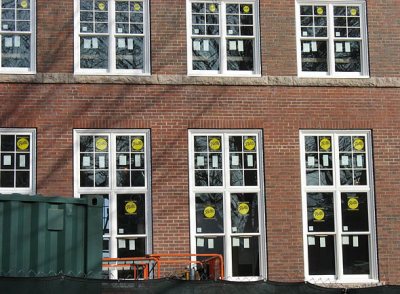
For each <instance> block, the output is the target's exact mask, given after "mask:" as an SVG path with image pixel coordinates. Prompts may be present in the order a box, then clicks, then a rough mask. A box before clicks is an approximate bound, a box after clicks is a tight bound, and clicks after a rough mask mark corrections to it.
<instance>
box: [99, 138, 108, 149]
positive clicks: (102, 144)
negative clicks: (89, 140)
mask: <svg viewBox="0 0 400 294" xmlns="http://www.w3.org/2000/svg"><path fill="white" fill-rule="evenodd" d="M96 148H97V149H98V150H101V151H103V150H106V149H107V140H106V139H104V138H98V139H97V140H96Z"/></svg>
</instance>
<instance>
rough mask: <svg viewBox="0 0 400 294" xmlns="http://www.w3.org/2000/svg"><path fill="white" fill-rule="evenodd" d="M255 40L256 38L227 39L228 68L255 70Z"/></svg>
mask: <svg viewBox="0 0 400 294" xmlns="http://www.w3.org/2000/svg"><path fill="white" fill-rule="evenodd" d="M253 42H254V40H227V63H228V64H227V65H228V70H249V71H252V70H253V68H254V66H253Z"/></svg>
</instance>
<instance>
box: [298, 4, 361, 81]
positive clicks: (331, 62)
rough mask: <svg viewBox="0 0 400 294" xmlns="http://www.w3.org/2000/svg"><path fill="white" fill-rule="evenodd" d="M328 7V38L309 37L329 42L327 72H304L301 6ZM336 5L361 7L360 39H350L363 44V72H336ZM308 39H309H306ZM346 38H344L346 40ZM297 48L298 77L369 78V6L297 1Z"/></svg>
mask: <svg viewBox="0 0 400 294" xmlns="http://www.w3.org/2000/svg"><path fill="white" fill-rule="evenodd" d="M307 4H308V5H326V6H327V9H328V11H327V30H328V33H327V37H309V38H308V39H309V40H315V39H319V40H322V39H324V40H327V42H328V44H327V64H328V70H327V72H311V71H302V61H301V41H302V40H304V37H302V36H301V28H300V27H301V25H300V6H301V5H307ZM336 5H356V6H360V37H359V38H349V39H350V40H359V41H360V42H361V50H360V62H361V72H336V71H335V48H334V41H335V40H336V39H335V37H334V23H333V6H336ZM305 39H307V38H305ZM345 39H346V38H344V40H345ZM296 47H297V75H298V76H299V77H314V78H369V63H368V31H367V6H366V1H364V0H297V1H296Z"/></svg>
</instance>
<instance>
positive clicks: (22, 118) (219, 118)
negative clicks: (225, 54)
mask: <svg viewBox="0 0 400 294" xmlns="http://www.w3.org/2000/svg"><path fill="white" fill-rule="evenodd" d="M0 103H1V104H2V107H1V108H0V117H1V118H2V120H1V127H35V128H37V192H38V193H41V194H44V195H63V196H71V195H72V193H73V164H72V157H73V154H72V152H73V151H72V149H73V146H72V135H73V129H74V128H150V129H151V142H152V169H153V178H152V189H153V220H154V251H156V252H188V251H189V213H188V209H189V207H188V151H187V150H188V149H187V147H188V146H187V145H188V141H187V134H188V128H255V129H263V130H264V153H265V154H264V155H265V186H266V204H267V208H266V210H267V243H268V273H269V275H268V278H269V279H270V280H278V281H299V280H302V279H303V275H304V273H303V272H304V271H303V248H302V225H301V220H302V218H301V193H300V165H299V158H300V156H299V139H298V137H299V129H308V128H313V129H314V128H316V129H372V130H373V143H374V146H373V148H374V149H373V151H374V165H375V169H374V171H375V183H376V203H377V224H378V242H379V245H378V249H379V266H380V267H379V270H380V279H381V281H384V282H388V283H391V284H394V283H397V284H399V283H400V248H399V246H398V244H399V243H400V237H399V236H400V235H399V234H398V232H399V230H400V225H399V224H400V215H399V211H400V205H399V204H398V201H397V200H396V199H397V198H398V195H397V191H399V190H400V182H399V180H398V179H399V178H400V172H399V171H400V160H399V159H400V151H399V150H400V149H399V148H398V138H399V137H400V130H399V128H398V126H399V123H400V107H399V105H400V104H399V97H398V90H397V89H375V88H371V89H357V88H323V87H320V88H305V87H304V88H298V87H289V88H288V87H250V88H249V87H246V86H238V87H226V86H225V87H223V86H219V87H216V86H149V85H147V86H138V85H123V86H121V85H28V84H9V85H6V84H1V85H0ZM171 223H172V224H173V225H172V226H171V225H169V224H171Z"/></svg>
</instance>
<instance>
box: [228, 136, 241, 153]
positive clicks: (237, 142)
mask: <svg viewBox="0 0 400 294" xmlns="http://www.w3.org/2000/svg"><path fill="white" fill-rule="evenodd" d="M229 151H242V136H230V137H229Z"/></svg>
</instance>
